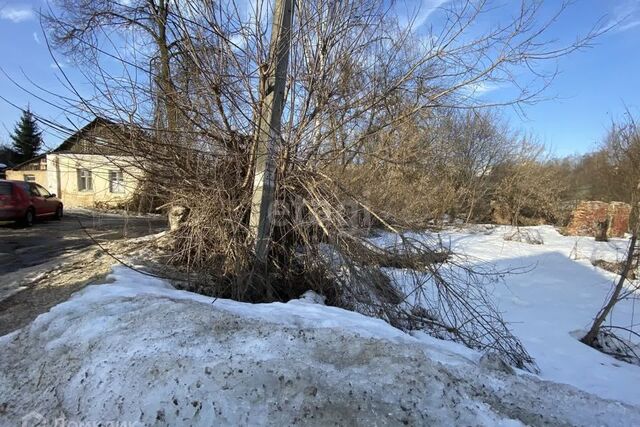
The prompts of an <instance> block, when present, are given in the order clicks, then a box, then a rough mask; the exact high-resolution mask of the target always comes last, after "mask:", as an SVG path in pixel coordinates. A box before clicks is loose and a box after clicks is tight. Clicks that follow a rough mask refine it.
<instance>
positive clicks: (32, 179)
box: [24, 175, 36, 182]
mask: <svg viewBox="0 0 640 427" xmlns="http://www.w3.org/2000/svg"><path fill="white" fill-rule="evenodd" d="M24 181H25V182H36V176H35V175H25V176H24Z"/></svg>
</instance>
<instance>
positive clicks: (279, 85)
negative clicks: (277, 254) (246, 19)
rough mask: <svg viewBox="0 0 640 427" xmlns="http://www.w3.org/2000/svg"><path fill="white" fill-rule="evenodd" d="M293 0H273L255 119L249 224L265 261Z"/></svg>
mask: <svg viewBox="0 0 640 427" xmlns="http://www.w3.org/2000/svg"><path fill="white" fill-rule="evenodd" d="M293 1H294V0H275V7H274V12H273V26H272V29H271V44H270V47H269V63H268V64H267V70H266V73H265V80H264V97H263V99H262V110H261V111H260V117H259V119H258V133H257V147H256V159H255V171H254V181H253V197H252V200H251V218H250V221H249V226H250V228H251V231H252V233H253V235H254V238H255V255H256V258H257V259H258V261H261V262H266V261H267V256H268V254H269V243H270V240H271V210H272V209H273V201H274V197H275V184H276V182H275V178H276V176H275V175H276V162H275V155H276V145H277V144H278V142H279V139H280V132H281V131H280V127H281V119H282V110H283V106H284V91H285V86H286V80H287V69H288V67H289V45H290V43H291V20H292V16H293Z"/></svg>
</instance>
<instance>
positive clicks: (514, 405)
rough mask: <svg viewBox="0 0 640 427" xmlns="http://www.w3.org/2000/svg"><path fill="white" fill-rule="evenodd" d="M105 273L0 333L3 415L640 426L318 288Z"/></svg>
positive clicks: (606, 405) (631, 409)
mask: <svg viewBox="0 0 640 427" xmlns="http://www.w3.org/2000/svg"><path fill="white" fill-rule="evenodd" d="M110 280H112V281H113V283H110V284H104V285H94V286H90V287H88V288H86V289H84V290H83V291H81V292H79V293H78V294H76V295H75V296H74V297H73V298H72V299H70V300H69V301H67V302H65V303H62V304H59V305H57V306H55V307H54V308H52V309H51V310H50V311H49V312H48V313H45V314H43V315H41V316H39V317H38V318H37V319H36V320H35V321H34V322H33V323H32V324H31V325H29V326H27V327H25V328H24V329H22V330H20V331H18V332H15V333H12V334H10V335H7V336H5V337H2V338H0V372H2V373H3V374H4V375H2V376H0V408H2V410H1V411H0V425H17V424H19V423H20V420H21V419H22V417H23V416H25V415H26V414H29V413H31V414H32V415H31V416H32V417H35V418H34V419H37V420H40V419H41V418H38V417H44V419H45V420H47V421H48V422H50V423H53V422H56V420H61V419H62V420H67V421H69V420H73V421H79V422H83V423H99V422H101V423H103V425H105V424H108V423H109V422H111V423H112V424H113V425H115V424H114V422H115V421H117V422H119V423H121V424H120V425H124V424H122V423H129V424H128V425H186V424H188V425H201V426H210V425H290V424H293V423H301V424H307V425H327V424H338V425H402V424H408V425H447V426H448V425H486V426H494V425H498V426H500V425H502V426H519V425H523V424H527V425H543V424H551V425H562V424H567V425H593V424H597V425H612V426H622V425H639V424H640V408H638V407H635V406H629V405H626V404H623V403H619V402H614V401H607V400H603V399H601V398H599V397H596V396H594V395H590V394H587V393H584V392H581V391H579V390H577V389H575V388H573V387H571V386H566V385H561V384H554V383H551V382H546V381H541V380H539V379H538V378H536V377H535V376H533V375H527V374H524V373H522V372H520V373H518V374H516V375H513V374H509V373H506V372H502V371H501V370H494V369H493V368H492V367H491V364H486V365H485V364H479V363H478V360H479V356H480V355H479V354H477V353H476V352H474V351H472V350H468V349H465V348H464V347H461V346H459V345H457V344H455V343H451V342H445V341H440V340H437V339H434V338H431V337H429V336H427V335H425V334H423V333H415V334H413V336H411V335H408V334H405V333H403V332H401V331H399V330H397V329H395V328H393V327H391V326H389V325H388V324H386V323H384V322H382V321H381V320H378V319H373V318H369V317H366V316H362V315H360V314H357V313H353V312H349V311H345V310H342V309H339V308H335V307H328V306H325V305H323V304H322V303H321V302H322V300H321V298H318V296H317V295H313V294H307V295H306V296H305V297H304V298H301V299H300V300H294V301H291V302H289V303H286V304H281V303H276V304H243V303H238V302H234V301H229V300H221V299H218V300H214V299H211V298H207V297H204V296H201V295H196V294H193V293H189V292H185V291H178V290H174V289H172V288H171V286H170V285H168V284H167V283H166V282H164V281H162V280H160V279H156V278H153V277H149V276H144V275H141V274H140V273H137V272H133V271H131V270H127V269H125V268H124V267H115V268H114V271H113V274H112V275H111V277H110ZM588 372H589V371H588ZM585 375H588V374H585ZM58 422H59V421H58ZM91 425H97V424H91Z"/></svg>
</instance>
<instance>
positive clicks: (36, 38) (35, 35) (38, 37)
mask: <svg viewBox="0 0 640 427" xmlns="http://www.w3.org/2000/svg"><path fill="white" fill-rule="evenodd" d="M33 41H34V42H36V43H37V44H40V43H41V42H40V36H39V35H38V33H36V32H35V31H34V32H33Z"/></svg>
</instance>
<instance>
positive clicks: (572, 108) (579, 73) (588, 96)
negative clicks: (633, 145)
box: [0, 0, 640, 156]
mask: <svg viewBox="0 0 640 427" xmlns="http://www.w3.org/2000/svg"><path fill="white" fill-rule="evenodd" d="M509 2H512V0H503V3H500V2H499V1H497V2H495V3H494V4H495V5H497V6H498V7H497V8H496V9H495V11H494V12H492V13H494V15H491V14H490V15H488V16H487V19H499V18H500V16H501V14H503V13H504V10H505V5H506V4H507V3H509ZM446 3H447V0H406V4H407V6H406V7H405V10H418V11H419V16H418V19H417V23H420V24H423V25H425V26H426V25H429V24H430V22H433V23H434V25H435V23H436V22H437V20H436V17H437V14H438V11H437V9H433V8H434V7H437V6H441V5H443V4H446ZM546 3H547V4H548V5H549V7H554V6H556V5H557V4H558V3H559V0H547V2H546ZM511 4H513V2H512V3H511ZM42 6H44V7H46V3H43V2H40V1H35V2H34V1H32V2H29V1H23V0H0V58H1V59H0V68H2V70H3V71H4V73H6V74H8V75H9V76H10V77H11V78H12V79H15V80H17V81H18V82H19V83H20V84H23V85H25V86H26V87H27V88H33V85H32V83H30V82H29V80H31V81H32V82H33V83H35V84H37V85H40V86H42V87H43V88H45V89H47V90H51V91H54V92H59V91H62V92H63V93H67V92H65V91H64V90H63V89H62V84H61V82H60V76H59V73H58V72H57V70H56V69H55V67H54V66H53V59H52V58H51V55H50V53H49V51H48V49H47V47H46V44H45V43H44V35H43V34H42V30H41V28H40V23H39V20H38V17H37V9H38V8H39V7H42ZM545 7H547V6H546V5H545ZM598 19H604V20H605V21H607V22H614V21H620V20H622V22H621V23H620V25H619V26H618V27H617V28H615V29H613V30H612V31H610V32H609V33H607V34H605V35H603V36H601V37H600V38H599V39H598V40H596V42H595V46H593V47H592V48H589V49H586V50H584V51H580V52H576V53H574V54H572V55H571V56H569V57H565V58H561V59H560V60H559V61H558V63H557V66H558V69H559V71H560V75H558V77H557V78H556V80H555V81H554V83H553V85H552V86H551V87H550V89H549V90H548V91H547V92H546V93H545V95H546V96H547V97H549V98H551V99H550V100H548V101H543V102H540V103H538V104H536V105H532V106H525V107H524V112H525V114H526V117H523V116H522V115H520V114H518V113H516V112H515V111H514V110H513V109H511V108H506V109H505V110H504V114H505V116H506V117H507V119H508V120H509V122H510V124H511V125H512V127H514V128H516V129H521V130H523V131H526V132H530V133H531V134H533V135H535V136H536V137H537V139H538V140H539V141H540V142H543V143H545V144H546V145H547V146H548V147H549V148H550V149H551V150H552V152H553V153H554V154H556V155H558V156H564V155H569V154H574V153H584V152H587V151H589V150H591V149H593V148H594V147H595V144H596V143H597V142H598V141H599V140H600V139H601V138H602V136H603V135H604V133H605V132H606V129H607V127H608V126H609V124H610V122H611V120H612V119H616V118H619V117H621V116H622V114H623V113H624V109H625V106H627V107H629V108H630V109H631V110H632V111H633V112H635V113H636V114H640V55H638V52H639V51H640V0H576V2H575V4H574V5H573V6H572V7H570V9H569V10H568V11H567V13H566V14H565V15H564V16H563V17H562V19H561V21H560V22H559V23H558V26H557V27H556V29H555V30H554V32H553V33H552V34H551V35H552V36H553V37H557V38H558V39H560V40H564V41H570V40H572V39H575V37H576V35H577V34H579V33H584V32H585V31H586V30H588V28H589V27H590V26H591V25H592V24H594V23H595V22H596V21H597V20H598ZM64 67H65V72H68V73H69V75H70V76H71V77H74V75H75V72H74V70H73V69H72V67H71V66H70V65H64ZM23 72H24V74H23ZM25 74H26V75H25ZM486 89H487V90H485V91H484V93H483V94H482V97H484V99H487V100H489V101H490V100H491V99H492V98H493V97H495V98H496V99H497V98H499V96H500V92H501V91H503V90H508V88H501V87H497V88H492V87H489V88H486ZM0 96H2V97H3V98H6V99H8V100H9V101H10V102H12V103H15V104H17V105H19V106H26V105H27V104H29V105H30V106H31V108H32V110H34V111H35V112H36V113H37V114H39V115H42V116H44V117H47V118H50V119H52V120H54V121H58V122H62V121H66V119H65V116H64V114H63V113H62V112H61V111H59V110H58V109H56V108H55V107H52V106H50V105H47V104H46V103H45V102H42V101H40V100H38V99H37V98H36V97H34V96H32V95H29V94H27V93H25V92H24V91H23V90H22V89H20V88H18V87H16V86H15V84H14V83H12V82H11V81H10V80H9V78H8V77H7V76H6V75H4V74H0ZM19 114H20V112H19V111H18V110H17V109H16V108H15V107H13V106H11V105H10V104H9V103H7V102H5V101H3V100H1V99H0V142H7V141H8V139H9V132H10V131H11V129H13V126H14V124H15V122H16V120H17V119H18V117H19ZM58 142H59V136H58V135H55V133H52V132H49V133H46V134H45V143H47V145H48V146H50V147H52V146H54V145H56V144H57V143H58Z"/></svg>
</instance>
